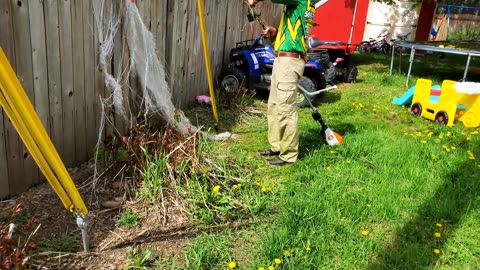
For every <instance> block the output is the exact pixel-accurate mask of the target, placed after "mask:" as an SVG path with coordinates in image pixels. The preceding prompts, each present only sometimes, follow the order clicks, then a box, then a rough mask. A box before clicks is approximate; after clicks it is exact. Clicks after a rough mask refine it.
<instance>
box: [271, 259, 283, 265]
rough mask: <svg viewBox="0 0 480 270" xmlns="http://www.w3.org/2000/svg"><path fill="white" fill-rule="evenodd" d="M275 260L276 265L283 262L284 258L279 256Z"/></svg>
mask: <svg viewBox="0 0 480 270" xmlns="http://www.w3.org/2000/svg"><path fill="white" fill-rule="evenodd" d="M273 261H274V262H275V264H276V265H280V264H282V260H280V259H279V258H275V260H273Z"/></svg>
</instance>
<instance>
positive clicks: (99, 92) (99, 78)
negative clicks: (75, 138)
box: [93, 1, 105, 143]
mask: <svg viewBox="0 0 480 270" xmlns="http://www.w3.org/2000/svg"><path fill="white" fill-rule="evenodd" d="M97 4H99V1H96V2H94V4H93V6H94V7H95V10H98V11H97V12H100V6H97ZM97 23H101V21H98V22H97V21H95V24H94V29H93V31H94V35H93V42H94V44H95V46H94V54H95V59H94V60H95V63H94V64H95V77H94V80H95V91H94V99H95V103H94V104H95V105H94V113H95V133H94V134H95V143H97V141H98V136H100V134H99V131H100V130H99V129H100V123H101V117H102V115H101V114H102V106H101V102H100V99H101V97H103V96H104V93H105V84H104V80H105V78H104V75H103V68H102V66H100V60H99V50H100V45H101V42H102V41H101V40H100V39H99V37H98V34H99V33H98V30H97V26H96V24H97ZM104 134H105V132H103V133H102V134H101V137H102V138H103V136H104ZM102 138H100V139H102Z"/></svg>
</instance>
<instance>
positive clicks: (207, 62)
mask: <svg viewBox="0 0 480 270" xmlns="http://www.w3.org/2000/svg"><path fill="white" fill-rule="evenodd" d="M197 6H198V20H199V21H200V29H201V31H202V42H203V54H204V55H205V67H206V68H207V79H208V89H209V90H210V98H211V100H212V110H213V117H214V119H215V124H216V125H218V113H217V105H216V102H215V93H214V91H213V79H212V69H211V67H210V56H209V54H208V41H207V30H206V27H205V18H204V16H203V14H204V12H203V3H202V0H197Z"/></svg>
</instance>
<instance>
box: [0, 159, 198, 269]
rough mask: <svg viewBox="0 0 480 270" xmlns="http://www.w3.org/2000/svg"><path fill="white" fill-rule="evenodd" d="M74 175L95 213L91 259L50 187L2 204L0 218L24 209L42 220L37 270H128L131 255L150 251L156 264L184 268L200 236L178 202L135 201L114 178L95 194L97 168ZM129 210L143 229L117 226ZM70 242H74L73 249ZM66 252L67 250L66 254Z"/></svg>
mask: <svg viewBox="0 0 480 270" xmlns="http://www.w3.org/2000/svg"><path fill="white" fill-rule="evenodd" d="M70 173H71V176H72V178H73V179H74V181H75V183H76V185H77V187H78V189H79V191H80V193H81V195H82V198H83V199H84V201H85V203H86V204H87V207H88V209H89V211H90V213H89V216H88V217H89V219H88V222H89V224H88V234H89V241H90V243H89V246H90V249H91V253H89V254H85V253H83V246H82V242H81V232H80V230H79V229H78V227H77V225H76V223H75V217H74V215H73V214H72V213H70V212H68V211H67V210H65V208H64V207H63V205H62V203H61V202H60V200H59V198H58V197H57V195H56V194H55V192H54V191H53V190H52V189H51V187H50V185H49V184H48V183H44V184H41V185H38V186H36V187H33V188H31V189H30V190H28V191H27V192H25V193H23V194H21V195H20V196H18V197H15V198H13V199H11V200H8V201H4V202H1V203H0V218H2V216H6V215H8V214H9V213H10V209H11V208H12V207H13V206H14V205H16V204H18V203H20V204H22V205H23V206H24V209H25V213H26V215H28V216H34V217H35V218H37V219H38V220H39V223H40V224H41V227H40V229H39V230H38V231H37V233H36V235H35V236H34V238H35V239H34V240H35V241H36V242H37V243H38V244H39V245H40V251H41V252H40V254H39V255H36V256H35V257H34V259H33V261H34V264H35V266H36V268H40V269H122V268H123V267H124V266H125V265H127V264H128V263H130V259H129V255H130V254H135V253H136V252H139V251H142V250H146V249H147V248H149V247H152V248H153V250H154V252H153V255H152V257H151V258H152V259H155V258H156V257H163V258H165V257H176V263H177V264H181V263H182V262H181V258H182V256H181V255H182V254H181V253H182V250H183V247H184V246H185V244H187V243H189V242H191V241H192V239H193V238H194V237H195V235H196V232H195V230H193V229H191V228H192V224H191V222H190V215H189V214H188V212H187V211H186V210H185V206H184V205H182V203H181V201H180V200H178V198H175V196H170V197H166V198H165V200H164V203H162V204H155V205H154V204H146V203H144V202H138V201H134V200H132V199H131V196H130V194H129V191H128V190H125V189H123V188H118V184H114V182H113V181H112V180H111V178H108V177H105V178H104V179H102V181H101V182H99V183H98V184H97V185H96V187H95V192H92V188H91V183H90V182H91V180H92V177H91V176H92V175H93V163H92V162H89V163H85V164H83V165H81V166H79V167H77V168H75V169H73V170H70ZM112 184H113V185H112ZM118 198H121V199H122V203H121V205H120V206H119V207H117V208H106V207H104V206H102V203H104V202H107V201H114V200H115V199H117V200H118ZM127 208H129V209H131V210H132V212H134V213H138V214H139V215H140V216H141V222H140V224H139V225H138V226H135V227H133V228H131V229H127V228H125V227H122V226H119V225H117V220H118V218H119V216H120V214H121V213H122V212H123V211H124V210H125V209H127ZM65 239H66V240H72V241H71V242H68V243H67V241H66V240H65ZM65 247H67V250H61V249H62V248H63V249H65ZM57 248H58V249H57ZM179 259H180V261H179Z"/></svg>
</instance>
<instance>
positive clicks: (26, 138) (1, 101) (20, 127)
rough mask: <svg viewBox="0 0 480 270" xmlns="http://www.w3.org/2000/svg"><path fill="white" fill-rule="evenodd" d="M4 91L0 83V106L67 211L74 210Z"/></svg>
mask: <svg viewBox="0 0 480 270" xmlns="http://www.w3.org/2000/svg"><path fill="white" fill-rule="evenodd" d="M2 89H4V87H3V85H2V83H1V82H0V105H1V106H2V107H3V110H4V111H5V112H6V113H7V116H8V118H10V121H11V122H12V124H13V126H14V127H15V129H16V130H17V131H18V134H19V135H20V137H21V138H22V141H23V142H24V143H25V146H26V147H27V149H28V151H29V152H30V154H31V155H32V157H33V159H34V160H35V161H36V162H37V164H38V167H40V170H41V171H42V173H43V174H44V175H45V177H46V178H47V180H48V182H49V183H50V185H51V186H52V188H53V190H54V191H55V192H56V193H57V195H58V197H59V198H60V200H61V201H62V203H63V206H64V207H65V208H66V209H71V208H73V204H72V201H70V198H69V197H68V195H67V193H65V190H64V189H63V187H62V185H61V184H60V182H59V181H58V179H57V178H56V176H55V174H54V173H53V172H52V169H51V168H50V166H48V163H47V161H46V160H45V158H44V156H43V155H42V153H41V152H40V149H38V146H37V145H36V144H35V142H34V140H33V138H32V135H31V134H30V133H29V132H28V129H27V127H26V126H25V124H24V123H23V122H22V121H21V120H20V119H18V117H17V114H15V113H14V111H13V109H12V107H11V106H10V104H8V103H7V100H6V99H5V97H4V96H3V93H2V92H1V91H2Z"/></svg>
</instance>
